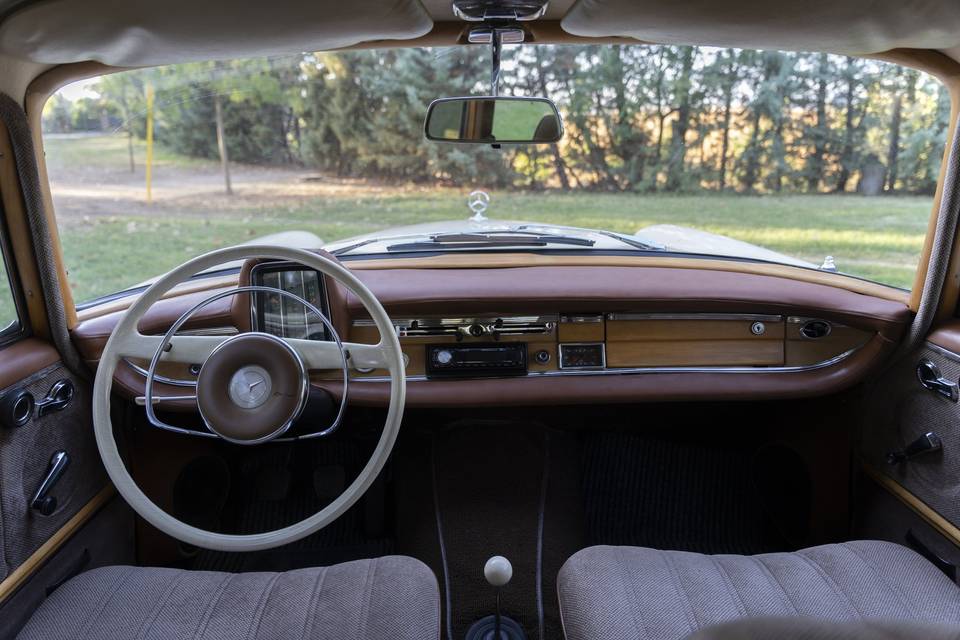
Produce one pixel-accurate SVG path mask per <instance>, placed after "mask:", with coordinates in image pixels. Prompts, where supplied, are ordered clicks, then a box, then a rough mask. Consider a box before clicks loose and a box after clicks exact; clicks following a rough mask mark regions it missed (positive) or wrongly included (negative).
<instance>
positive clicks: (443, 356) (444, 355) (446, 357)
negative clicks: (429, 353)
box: [437, 349, 453, 364]
mask: <svg viewBox="0 0 960 640" xmlns="http://www.w3.org/2000/svg"><path fill="white" fill-rule="evenodd" d="M452 361H453V354H452V353H450V352H449V351H447V350H446V349H443V350H442V351H437V362H438V363H439V364H450V363H451V362H452Z"/></svg>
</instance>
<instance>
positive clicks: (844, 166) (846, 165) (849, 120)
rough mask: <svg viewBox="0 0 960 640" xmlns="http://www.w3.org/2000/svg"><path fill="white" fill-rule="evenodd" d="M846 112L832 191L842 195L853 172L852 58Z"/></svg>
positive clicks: (847, 74) (849, 65)
mask: <svg viewBox="0 0 960 640" xmlns="http://www.w3.org/2000/svg"><path fill="white" fill-rule="evenodd" d="M845 74H846V76H847V91H846V99H847V110H846V113H845V114H844V119H843V120H844V121H843V125H844V126H843V148H842V149H841V151H840V171H839V172H838V173H837V183H836V186H835V187H834V191H836V192H837V193H843V192H844V191H846V190H847V183H848V182H849V181H850V174H851V173H852V171H853V168H852V167H851V165H852V164H853V97H854V93H853V90H854V77H853V58H847V68H846V71H845Z"/></svg>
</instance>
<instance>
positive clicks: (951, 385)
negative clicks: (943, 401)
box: [917, 359, 960, 402]
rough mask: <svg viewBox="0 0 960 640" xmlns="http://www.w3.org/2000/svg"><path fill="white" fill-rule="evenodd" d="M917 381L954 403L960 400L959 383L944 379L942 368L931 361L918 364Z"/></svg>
mask: <svg viewBox="0 0 960 640" xmlns="http://www.w3.org/2000/svg"><path fill="white" fill-rule="evenodd" d="M917 379H918V380H920V384H922V385H923V386H924V387H925V388H927V389H929V390H930V391H933V392H934V393H937V394H940V395H941V396H943V397H944V398H948V399H949V400H950V401H952V402H956V401H957V400H960V388H958V386H957V383H956V382H953V381H952V380H947V379H946V378H944V377H943V374H941V373H940V368H939V367H937V365H935V364H933V363H932V362H930V361H929V360H926V359H924V360H921V361H920V362H919V363H918V364H917Z"/></svg>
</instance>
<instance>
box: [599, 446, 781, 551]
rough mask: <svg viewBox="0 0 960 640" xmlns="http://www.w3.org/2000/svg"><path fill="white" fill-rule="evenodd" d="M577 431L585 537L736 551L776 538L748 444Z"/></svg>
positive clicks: (771, 545) (765, 546) (771, 543)
mask: <svg viewBox="0 0 960 640" xmlns="http://www.w3.org/2000/svg"><path fill="white" fill-rule="evenodd" d="M582 438H583V487H584V489H583V490H584V504H585V511H586V518H587V530H588V537H589V541H590V544H609V545H630V546H641V547H652V548H655V549H673V550H678V551H696V552H701V553H737V554H753V553H762V552H764V551H770V550H773V549H776V548H780V547H782V546H783V542H782V541H780V540H779V539H778V537H777V536H776V534H775V533H773V529H772V526H771V525H770V523H769V521H768V519H767V518H766V516H765V515H764V510H763V508H762V505H761V500H760V498H759V496H758V492H757V490H756V486H755V484H754V476H753V465H752V457H751V456H752V453H751V451H750V449H749V447H744V446H737V444H729V445H727V444H724V443H723V442H710V441H702V440H697V439H695V438H687V439H684V438H677V437H665V436H662V435H655V434H637V433H631V432H587V433H585V434H584V435H583V436H582ZM739 444H740V445H742V443H739Z"/></svg>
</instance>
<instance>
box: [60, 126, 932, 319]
mask: <svg viewBox="0 0 960 640" xmlns="http://www.w3.org/2000/svg"><path fill="white" fill-rule="evenodd" d="M46 147H47V157H48V164H49V165H50V167H51V171H50V173H51V178H52V180H53V182H54V194H55V198H56V199H57V200H58V202H57V207H58V216H59V217H60V218H61V230H62V232H61V236H62V237H61V239H62V243H63V248H64V252H65V254H66V263H67V265H68V267H69V270H70V279H71V283H72V285H73V287H74V291H75V297H76V299H77V300H80V301H82V300H87V299H90V298H91V297H94V296H97V295H103V294H106V293H109V292H112V291H116V290H119V289H121V288H125V287H128V286H130V285H132V284H135V283H137V282H139V281H142V280H145V279H147V278H149V277H151V276H155V275H158V274H160V273H162V272H164V271H166V270H168V269H170V268H172V267H174V266H176V265H177V264H180V263H181V262H183V261H184V260H186V259H187V258H190V257H193V256H195V255H197V254H199V253H202V252H204V251H207V250H210V249H213V248H216V247H221V246H226V245H230V244H234V243H238V242H244V241H248V240H251V239H253V238H256V237H258V236H261V235H265V234H269V233H275V232H278V231H288V230H306V231H311V232H313V233H315V234H316V235H318V236H320V237H321V238H322V239H323V240H324V241H328V242H329V241H333V240H338V239H342V238H347V237H350V236H353V235H357V234H361V233H367V232H371V231H376V230H379V229H385V228H388V227H393V226H397V225H405V224H414V223H420V222H430V221H439V220H450V219H465V218H466V217H467V216H468V214H469V212H468V211H467V208H466V206H465V198H466V194H467V193H468V192H469V191H470V189H469V188H464V189H461V190H456V189H434V190H425V189H419V188H412V187H385V186H382V185H363V184H351V186H350V188H343V189H341V188H331V187H330V182H329V181H328V182H327V183H325V184H324V183H321V184H319V185H318V186H317V187H316V189H315V190H314V191H311V190H310V189H308V188H306V187H303V188H301V185H303V184H305V182H304V181H303V180H302V179H301V178H302V177H304V176H306V175H307V174H308V173H309V172H300V174H303V175H302V176H300V178H298V177H297V174H296V172H279V173H278V175H280V176H281V177H283V178H284V179H287V180H290V181H291V182H290V184H291V187H290V190H291V191H293V190H295V191H296V193H295V194H294V195H289V194H288V193H287V191H284V189H282V188H281V189H279V190H274V191H270V192H269V193H267V195H264V193H265V192H264V191H263V185H262V184H261V183H259V182H258V183H257V184H258V185H259V186H257V188H256V189H254V188H253V187H250V188H247V187H245V182H244V180H245V178H244V175H245V174H244V169H245V168H243V167H238V168H237V171H236V172H235V175H236V179H235V186H236V188H237V194H236V195H235V196H232V197H231V198H227V197H226V196H220V195H216V196H215V197H214V196H211V195H210V192H208V193H207V194H206V195H202V194H201V195H195V196H191V197H186V196H184V197H171V198H169V199H167V200H158V201H157V202H155V203H154V204H153V205H145V204H144V203H143V202H142V201H138V202H134V201H132V200H130V201H128V200H126V199H124V198H125V197H126V196H123V197H115V198H100V199H99V200H98V199H97V197H96V194H94V195H93V196H90V195H89V194H88V195H87V196H85V197H86V200H83V202H80V199H75V200H70V199H69V197H67V196H63V197H60V196H58V195H57V188H58V185H59V184H61V183H62V184H65V185H69V186H74V185H75V184H80V186H83V181H84V180H86V179H87V178H88V175H87V174H83V173H82V172H80V170H78V169H76V167H77V166H78V164H77V163H82V166H84V167H85V169H84V170H85V171H89V170H90V165H91V163H94V164H97V163H102V164H103V166H104V167H105V168H104V171H105V172H106V173H107V174H109V173H110V172H112V171H118V170H120V169H122V168H124V167H126V163H127V156H126V155H125V154H126V142H125V140H124V139H122V138H117V137H114V138H112V139H110V140H109V141H107V142H106V143H105V142H104V141H103V140H99V141H98V140H94V139H82V138H78V139H64V140H61V139H55V140H49V141H48V142H47V145H46ZM94 149H96V151H94ZM141 154H142V148H140V146H138V148H137V158H138V162H140V161H141V158H142V155H141ZM157 155H158V158H160V159H161V162H162V163H163V164H161V165H158V168H157V169H155V172H156V173H157V174H163V175H165V176H166V177H167V178H171V176H173V177H176V176H182V179H183V180H184V181H187V180H190V181H191V184H193V183H196V182H197V180H198V179H199V178H198V175H201V174H204V172H207V173H208V174H209V177H210V180H211V185H212V187H211V188H212V189H214V190H216V189H218V188H219V182H218V181H219V180H220V178H219V175H218V173H217V171H216V166H217V165H216V163H215V162H208V161H198V160H190V159H184V158H179V157H176V156H174V155H173V154H169V153H168V152H159V153H158V154H157ZM247 169H249V171H250V173H249V175H250V176H252V178H251V180H253V179H254V178H256V179H257V180H261V179H262V176H260V175H259V174H257V173H255V171H263V170H259V169H255V168H247ZM71 171H74V172H75V173H76V175H73V174H71ZM164 171H165V172H166V173H163V172H164ZM289 176H293V178H290V177H289ZM268 177H269V176H268ZM131 180H133V179H131ZM105 182H108V181H105ZM134 184H139V183H136V182H134ZM251 184H253V183H252V182H251ZM268 186H269V185H268ZM281 186H282V185H281ZM334 186H336V185H334ZM64 189H65V191H69V190H68V189H66V187H64ZM278 193H279V194H282V197H281V196H278V195H276V194H278ZM271 194H272V195H271ZM491 196H492V202H491V207H490V209H489V210H488V212H487V213H488V215H489V216H490V217H491V218H492V219H512V220H529V221H534V222H553V223H560V224H565V225H572V226H582V227H593V228H600V229H610V230H614V231H621V232H628V233H633V232H635V231H637V230H638V229H640V228H642V227H645V226H648V225H653V224H663V223H668V224H676V225H684V226H691V227H696V228H698V229H703V230H706V231H710V232H714V233H719V234H722V235H726V236H730V237H732V238H736V239H739V240H744V241H746V242H750V243H755V244H758V245H761V246H763V247H767V248H769V249H773V250H775V251H780V252H783V253H786V254H789V255H791V256H795V257H798V258H801V259H804V260H807V261H809V262H812V263H814V264H819V263H820V262H821V261H822V259H823V257H824V256H826V255H832V256H834V257H835V258H836V261H837V264H838V266H839V268H840V270H841V271H843V272H845V273H849V274H852V275H856V276H860V277H864V278H869V279H872V280H878V281H880V282H884V283H887V284H892V285H895V286H899V287H904V288H909V287H910V286H911V284H912V280H913V274H914V271H915V269H916V262H917V259H918V257H919V254H920V250H921V246H922V244H923V239H924V235H925V233H926V226H927V221H928V219H929V216H930V203H931V199H930V198H929V197H914V196H902V197H900V196H898V197H888V196H882V197H872V198H868V197H862V196H857V195H810V196H804V195H800V196H783V197H774V196H736V195H714V194H705V195H683V196H669V195H638V194H599V193H568V194H565V193H561V192H546V193H520V192H496V191H491ZM138 197H139V196H138ZM78 198H79V197H78ZM75 201H76V203H78V204H77V207H80V206H81V205H82V206H83V207H86V209H83V208H82V207H81V208H79V209H78V210H82V211H86V210H89V211H91V212H92V214H90V215H79V214H75V213H65V214H61V208H62V209H64V211H72V206H73V205H74V204H75ZM101 211H102V212H103V215H100V213H101Z"/></svg>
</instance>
